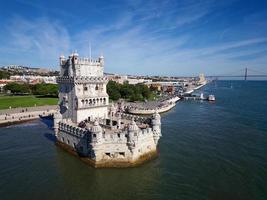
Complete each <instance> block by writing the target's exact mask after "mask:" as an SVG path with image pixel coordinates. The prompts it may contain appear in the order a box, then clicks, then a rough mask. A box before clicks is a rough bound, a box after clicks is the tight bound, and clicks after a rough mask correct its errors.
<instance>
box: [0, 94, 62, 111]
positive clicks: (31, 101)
mask: <svg viewBox="0 0 267 200" xmlns="http://www.w3.org/2000/svg"><path fill="white" fill-rule="evenodd" d="M57 103H58V98H53V97H42V96H33V95H30V96H0V109H7V108H9V106H11V107H12V108H18V107H33V106H35V105H36V106H44V105H56V104H57Z"/></svg>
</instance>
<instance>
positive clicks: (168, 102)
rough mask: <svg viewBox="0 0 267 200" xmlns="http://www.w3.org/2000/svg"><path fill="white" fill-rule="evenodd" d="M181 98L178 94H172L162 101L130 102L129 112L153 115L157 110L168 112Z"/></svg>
mask: <svg viewBox="0 0 267 200" xmlns="http://www.w3.org/2000/svg"><path fill="white" fill-rule="evenodd" d="M179 100H180V98H179V97H177V96H172V97H169V98H166V99H163V100H161V101H149V102H144V103H140V102H137V103H128V104H126V105H127V112H129V113H131V114H136V115H138V114H139V115H151V114H153V113H155V112H156V111H157V112H158V113H163V112H167V111H169V110H170V109H172V108H173V107H174V106H175V105H176V102H177V101H179Z"/></svg>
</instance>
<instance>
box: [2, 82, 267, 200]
mask: <svg viewBox="0 0 267 200" xmlns="http://www.w3.org/2000/svg"><path fill="white" fill-rule="evenodd" d="M231 86H232V87H231ZM203 90H204V92H205V93H207V94H209V93H213V94H215V95H216V98H217V100H216V102H215V103H209V102H198V101H184V102H183V101H181V102H179V103H178V104H177V106H176V107H175V108H174V109H173V110H172V111H170V112H168V113H165V114H164V115H162V134H163V137H162V138H161V140H160V146H159V147H160V156H159V158H158V159H156V160H153V161H150V162H148V163H146V164H144V165H142V166H140V167H137V168H129V169H93V168H91V167H89V166H87V165H85V164H84V163H82V162H81V161H79V160H78V159H77V158H75V157H73V156H71V155H69V154H67V153H66V152H64V151H63V150H61V149H59V148H58V147H56V146H55V145H54V143H53V137H52V133H53V131H52V130H51V129H50V126H51V123H50V122H49V121H39V120H36V121H34V122H31V123H28V124H23V125H15V126H10V127H5V128H0V199H1V200H6V199H25V200H26V199H27V200H30V199H38V200H41V199H78V200H79V199H109V200H113V199H114V200H115V199H135V200H136V199H181V200H184V199H192V200H196V199H197V200H201V199H216V200H217V199H219V200H220V199H233V200H238V199H240V200H246V199H267V82H260V81H248V82H245V81H232V82H230V81H218V82H217V84H213V83H211V84H209V85H208V86H206V87H205V88H204V89H203Z"/></svg>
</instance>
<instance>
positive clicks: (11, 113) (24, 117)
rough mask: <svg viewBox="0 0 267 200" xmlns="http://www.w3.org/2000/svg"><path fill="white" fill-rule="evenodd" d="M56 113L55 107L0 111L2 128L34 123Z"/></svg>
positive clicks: (0, 125)
mask: <svg viewBox="0 0 267 200" xmlns="http://www.w3.org/2000/svg"><path fill="white" fill-rule="evenodd" d="M55 112H56V107H55V106H39V107H27V108H15V109H7V110H0V127H5V126H10V125H13V124H21V123H25V122H29V121H33V120H35V119H38V118H40V117H47V116H51V115H53V114H54V113H55Z"/></svg>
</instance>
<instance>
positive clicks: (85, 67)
mask: <svg viewBox="0 0 267 200" xmlns="http://www.w3.org/2000/svg"><path fill="white" fill-rule="evenodd" d="M60 68H61V69H60V77H58V78H57V82H58V84H59V107H60V112H59V113H57V114H55V117H54V128H55V135H56V138H57V144H58V145H59V146H61V147H63V148H64V149H67V150H68V151H69V152H72V153H74V154H76V155H82V159H83V160H84V161H86V162H88V163H90V164H91V165H93V166H95V167H127V166H132V165H136V164H138V163H141V162H142V161H144V160H147V159H151V158H152V157H154V156H155V155H157V145H158V141H159V138H160V136H161V122H160V115H159V114H158V113H155V114H154V115H153V117H152V118H146V117H138V116H134V115H129V114H125V113H121V112H119V111H118V109H117V108H116V106H114V105H109V97H108V94H107V92H106V84H107V82H108V80H107V78H106V77H104V76H103V69H104V57H103V56H100V57H99V58H98V59H97V60H92V59H89V58H80V57H79V55H78V54H77V53H74V54H71V55H70V56H69V57H68V58H67V59H65V57H64V56H61V57H60Z"/></svg>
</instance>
